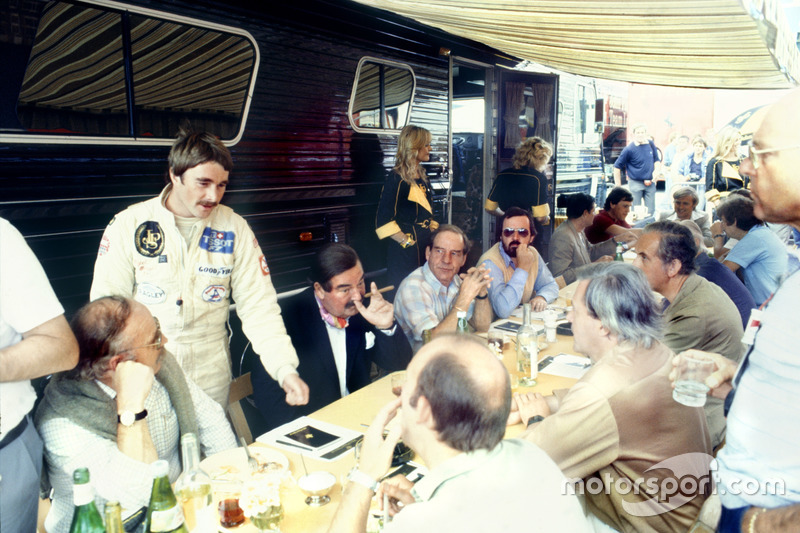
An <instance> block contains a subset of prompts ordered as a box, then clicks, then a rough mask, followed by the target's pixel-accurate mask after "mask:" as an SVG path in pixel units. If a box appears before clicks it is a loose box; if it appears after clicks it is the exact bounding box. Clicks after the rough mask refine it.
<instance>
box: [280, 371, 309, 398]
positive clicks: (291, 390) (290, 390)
mask: <svg viewBox="0 0 800 533" xmlns="http://www.w3.org/2000/svg"><path fill="white" fill-rule="evenodd" d="M283 390H284V392H286V403H288V404H289V405H305V404H307V403H308V385H306V382H305V381H303V380H302V379H301V378H300V376H299V375H298V374H289V375H288V376H286V377H285V378H283Z"/></svg>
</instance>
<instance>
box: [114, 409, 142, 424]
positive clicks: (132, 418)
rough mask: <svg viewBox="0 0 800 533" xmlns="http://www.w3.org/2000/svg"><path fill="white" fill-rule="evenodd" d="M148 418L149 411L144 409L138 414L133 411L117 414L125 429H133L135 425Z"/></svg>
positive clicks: (118, 420)
mask: <svg viewBox="0 0 800 533" xmlns="http://www.w3.org/2000/svg"><path fill="white" fill-rule="evenodd" d="M146 417H147V409H142V410H141V411H139V412H138V413H134V412H133V411H122V412H121V413H118V414H117V422H118V423H120V424H122V425H123V426H125V427H128V428H129V427H131V426H132V425H133V424H135V423H136V422H138V421H139V420H142V419H144V418H146Z"/></svg>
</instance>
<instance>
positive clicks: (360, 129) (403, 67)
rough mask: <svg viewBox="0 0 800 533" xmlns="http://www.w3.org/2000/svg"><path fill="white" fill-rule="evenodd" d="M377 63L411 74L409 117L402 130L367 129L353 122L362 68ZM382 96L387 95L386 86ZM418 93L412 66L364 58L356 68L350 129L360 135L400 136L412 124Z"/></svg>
mask: <svg viewBox="0 0 800 533" xmlns="http://www.w3.org/2000/svg"><path fill="white" fill-rule="evenodd" d="M367 62H370V63H377V64H380V65H387V66H390V67H395V68H398V69H401V70H407V71H408V72H409V73H410V74H411V98H410V100H409V102H408V117H407V119H406V123H405V124H403V126H402V127H400V128H396V129H394V128H365V127H362V126H357V125H356V123H355V122H354V120H353V103H354V102H355V99H356V93H357V90H358V82H359V78H360V77H361V68H362V67H363V66H364V63H367ZM380 90H381V94H382V95H383V94H385V93H386V91H385V86H384V85H383V84H381V86H380ZM416 92H417V75H416V74H415V73H414V69H413V68H411V65H408V64H407V63H401V62H399V61H392V60H390V59H380V58H377V57H372V56H364V57H362V58H361V59H360V60H359V61H358V66H357V67H356V75H355V78H354V79H353V88H352V89H351V90H350V101H349V102H348V103H347V120H348V121H349V122H350V127H351V128H353V130H355V131H357V132H359V133H375V134H388V135H400V131H401V130H402V129H403V127H405V126H407V125H409V124H411V111H412V110H413V108H414V95H415V94H416Z"/></svg>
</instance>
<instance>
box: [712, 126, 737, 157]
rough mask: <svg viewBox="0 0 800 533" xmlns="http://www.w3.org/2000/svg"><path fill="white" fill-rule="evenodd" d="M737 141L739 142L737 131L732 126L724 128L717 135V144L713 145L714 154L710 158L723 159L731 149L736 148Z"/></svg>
mask: <svg viewBox="0 0 800 533" xmlns="http://www.w3.org/2000/svg"><path fill="white" fill-rule="evenodd" d="M738 141H741V135H740V134H739V130H737V129H736V128H734V127H733V126H725V127H724V128H722V129H721V130H719V133H717V142H716V144H715V145H714V153H713V154H711V157H717V158H723V157H725V156H726V155H728V152H730V151H731V148H733V147H734V146H736V143H737V142H738Z"/></svg>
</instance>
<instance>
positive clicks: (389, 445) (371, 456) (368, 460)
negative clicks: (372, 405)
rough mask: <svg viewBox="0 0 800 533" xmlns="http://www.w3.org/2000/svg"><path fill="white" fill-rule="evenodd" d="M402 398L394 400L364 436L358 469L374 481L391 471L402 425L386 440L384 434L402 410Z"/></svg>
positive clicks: (380, 413) (396, 426) (379, 412)
mask: <svg viewBox="0 0 800 533" xmlns="http://www.w3.org/2000/svg"><path fill="white" fill-rule="evenodd" d="M400 402H401V400H400V398H397V399H395V400H392V401H391V402H389V403H388V404H386V405H384V406H383V408H382V409H381V410H380V411H378V414H377V415H375V419H374V420H373V421H372V424H371V425H370V426H369V429H368V430H367V432H366V433H365V434H364V442H363V443H362V444H361V455H360V456H359V458H358V469H359V470H360V471H362V472H364V473H365V474H367V475H368V476H369V477H370V478H372V479H380V478H381V477H383V475H384V474H386V472H388V471H389V466H390V465H391V464H392V456H393V455H394V447H395V446H396V445H397V442H398V441H399V440H400V431H401V430H402V428H401V426H400V424H395V425H394V426H393V427H392V429H391V430H390V431H389V434H388V435H387V436H386V438H385V439H384V438H383V432H384V430H385V429H386V425H387V424H388V423H389V422H390V421H391V420H392V419H393V418H394V417H395V415H396V414H397V410H398V409H400Z"/></svg>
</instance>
